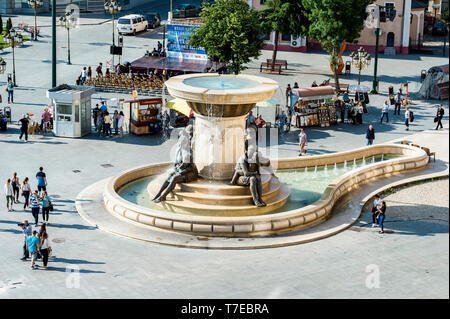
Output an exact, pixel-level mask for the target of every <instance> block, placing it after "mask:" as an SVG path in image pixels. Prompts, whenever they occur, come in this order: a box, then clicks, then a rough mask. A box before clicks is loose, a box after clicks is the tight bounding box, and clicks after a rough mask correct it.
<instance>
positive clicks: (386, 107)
mask: <svg viewBox="0 0 450 319" xmlns="http://www.w3.org/2000/svg"><path fill="white" fill-rule="evenodd" d="M384 117H386V123H389V103H388V101H384V104H383V108H382V110H381V119H380V124H382V123H383V119H384Z"/></svg>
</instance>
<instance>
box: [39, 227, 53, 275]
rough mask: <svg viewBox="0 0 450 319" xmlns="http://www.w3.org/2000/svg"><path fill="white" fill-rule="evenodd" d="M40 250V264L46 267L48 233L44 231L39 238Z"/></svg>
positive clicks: (48, 249) (48, 250)
mask: <svg viewBox="0 0 450 319" xmlns="http://www.w3.org/2000/svg"><path fill="white" fill-rule="evenodd" d="M40 245H41V246H40V251H41V255H42V266H43V268H44V269H47V265H48V257H49V256H50V251H51V250H50V246H49V245H48V233H47V232H45V233H44V234H43V235H42V237H41V240H40Z"/></svg>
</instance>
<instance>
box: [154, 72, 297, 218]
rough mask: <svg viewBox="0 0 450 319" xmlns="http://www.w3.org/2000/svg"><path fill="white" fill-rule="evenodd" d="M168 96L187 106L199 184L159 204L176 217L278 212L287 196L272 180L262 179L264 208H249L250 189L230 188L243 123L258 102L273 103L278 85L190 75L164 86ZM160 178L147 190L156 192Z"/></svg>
mask: <svg viewBox="0 0 450 319" xmlns="http://www.w3.org/2000/svg"><path fill="white" fill-rule="evenodd" d="M165 85H166V87H167V89H168V91H169V93H170V95H171V96H173V97H176V98H180V99H183V100H186V102H187V103H188V105H189V106H190V107H191V108H192V110H193V111H194V114H195V124H194V133H193V141H192V153H193V162H194V164H195V165H196V167H197V170H198V175H199V179H198V180H197V181H195V182H190V183H181V184H180V185H179V186H178V187H177V188H176V189H175V190H174V191H173V192H172V193H173V196H172V197H167V199H166V200H165V201H164V202H161V203H160V204H161V205H162V206H164V208H166V209H169V210H171V211H174V212H190V213H199V212H200V213H201V212H202V211H213V212H215V215H219V216H229V215H235V216H239V215H240V214H241V213H242V212H245V211H246V210H248V209H250V208H251V209H257V214H261V213H266V212H268V211H270V210H274V209H276V208H278V207H280V206H282V205H283V204H284V203H285V201H286V200H287V198H288V196H289V190H288V189H287V188H286V187H284V186H283V185H282V184H281V183H280V182H279V181H278V179H277V178H276V177H275V175H272V174H265V175H263V176H262V177H261V183H262V185H261V188H262V193H263V195H262V198H263V200H264V202H266V201H267V206H266V207H258V208H256V207H255V206H253V201H252V196H251V194H250V190H249V188H248V187H242V186H237V185H230V184H229V182H230V181H231V179H232V176H233V170H234V168H235V166H236V162H237V161H238V159H239V157H240V156H241V155H242V154H243V152H244V142H245V140H246V128H245V117H246V115H247V114H248V113H249V111H251V110H252V109H253V108H254V107H255V105H256V103H257V102H261V101H266V100H268V99H270V98H272V97H273V96H274V94H275V92H276V90H277V89H278V83H277V82H275V81H273V80H270V79H267V78H262V77H258V76H251V75H218V74H211V73H205V74H189V75H182V76H176V77H173V78H171V79H169V80H168V81H167V82H166V83H165ZM163 179H164V176H161V177H160V178H158V179H156V180H155V181H154V182H152V183H150V184H149V186H148V191H149V193H150V194H152V195H153V194H155V193H157V192H158V189H159V187H160V185H161V184H162V182H163Z"/></svg>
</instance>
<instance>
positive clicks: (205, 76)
mask: <svg viewBox="0 0 450 319" xmlns="http://www.w3.org/2000/svg"><path fill="white" fill-rule="evenodd" d="M222 84H223V85H222ZM165 85H166V87H167V90H168V91H169V94H170V95H171V96H173V97H176V98H181V99H183V100H186V101H187V103H188V104H189V106H190V107H191V108H192V109H193V111H194V112H195V113H196V114H201V115H204V116H215V117H237V116H243V115H246V114H247V113H248V112H249V111H250V110H251V109H253V107H254V106H255V104H256V103H258V102H262V101H266V100H269V99H271V98H272V97H273V96H274V95H275V92H276V90H277V89H278V83H277V82H276V81H273V80H271V79H267V78H263V77H259V76H253V75H247V74H239V75H219V74H217V73H197V74H186V75H179V76H175V77H172V78H170V79H169V80H167V81H166V82H165Z"/></svg>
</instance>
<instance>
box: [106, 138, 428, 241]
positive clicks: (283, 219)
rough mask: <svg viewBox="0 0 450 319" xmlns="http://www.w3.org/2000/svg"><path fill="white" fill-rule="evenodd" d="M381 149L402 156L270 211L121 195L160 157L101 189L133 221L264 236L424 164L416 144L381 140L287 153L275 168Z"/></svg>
mask: <svg viewBox="0 0 450 319" xmlns="http://www.w3.org/2000/svg"><path fill="white" fill-rule="evenodd" d="M380 154H397V155H403V156H402V157H399V158H395V159H391V160H387V161H384V162H378V163H373V164H369V165H367V166H365V167H361V168H358V169H356V170H353V171H351V172H348V173H346V174H344V175H342V176H339V177H338V178H336V179H335V180H333V181H332V182H331V183H330V184H329V185H328V187H327V188H326V189H325V191H324V193H323V194H322V196H321V197H320V199H319V200H318V201H316V202H314V203H313V204H310V205H308V206H306V207H303V208H300V209H293V210H289V211H283V208H281V209H280V210H281V211H280V212H277V213H273V214H265V215H257V213H256V210H257V208H256V207H253V208H252V207H249V208H248V210H249V212H250V213H251V212H252V210H253V212H254V215H253V216H232V217H223V216H220V217H218V216H202V215H185V214H180V213H176V212H174V213H168V212H162V211H158V210H156V209H151V208H148V207H144V206H140V205H136V204H133V203H131V202H129V201H127V200H125V199H124V198H122V197H121V196H120V195H119V194H118V191H119V190H120V189H121V187H123V186H124V185H126V184H127V183H130V182H132V181H134V180H136V179H138V178H142V177H145V176H150V175H157V174H160V173H162V172H164V171H165V170H166V169H167V168H169V167H170V166H171V163H161V164H153V165H146V166H143V167H139V168H136V169H133V170H130V171H128V172H125V173H124V174H121V175H118V176H116V177H114V178H112V179H111V180H110V181H109V182H108V183H107V185H106V186H105V189H104V192H103V198H104V205H105V208H106V209H107V210H108V211H109V212H110V213H111V214H113V215H120V216H122V217H125V218H127V219H130V220H133V221H135V222H138V223H142V224H145V225H150V226H154V227H159V228H162V229H166V230H171V231H176V232H185V233H191V234H192V233H193V234H196V235H207V236H229V237H230V236H231V237H233V236H238V237H241V236H263V235H270V234H277V233H283V232H288V231H293V230H297V229H301V228H305V227H310V226H312V225H315V224H317V223H320V222H321V221H323V220H325V219H326V218H329V216H330V214H331V212H332V208H333V206H334V205H335V203H336V202H337V201H339V198H340V197H342V196H343V195H345V194H346V193H348V192H349V191H351V190H352V189H354V188H356V187H358V186H359V185H361V184H363V183H366V182H370V181H372V180H375V179H378V178H381V177H384V176H389V175H391V174H401V173H403V172H406V171H410V170H417V169H422V168H424V167H425V166H426V165H427V164H428V156H427V154H426V153H425V152H424V151H423V150H421V149H418V148H415V147H412V146H407V145H397V144H386V145H376V146H371V147H364V148H360V149H356V150H353V151H347V152H341V153H336V154H325V155H319V156H310V157H303V158H286V159H279V160H277V167H278V169H300V168H304V167H314V166H316V165H317V166H324V165H325V164H327V165H328V166H330V167H331V165H333V164H334V163H343V162H344V161H347V162H351V161H353V159H354V158H358V159H362V158H363V157H365V158H366V159H368V158H369V157H371V156H374V155H375V156H376V155H380Z"/></svg>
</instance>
